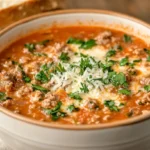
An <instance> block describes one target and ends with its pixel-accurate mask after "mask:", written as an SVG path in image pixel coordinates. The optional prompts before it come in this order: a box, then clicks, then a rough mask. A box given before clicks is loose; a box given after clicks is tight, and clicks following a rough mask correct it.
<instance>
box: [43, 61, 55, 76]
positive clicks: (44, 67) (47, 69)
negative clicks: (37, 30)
mask: <svg viewBox="0 0 150 150" xmlns="http://www.w3.org/2000/svg"><path fill="white" fill-rule="evenodd" d="M52 66H53V62H52V63H49V64H44V65H42V66H41V70H43V71H44V72H46V73H48V72H49V70H50V68H51V67H52Z"/></svg>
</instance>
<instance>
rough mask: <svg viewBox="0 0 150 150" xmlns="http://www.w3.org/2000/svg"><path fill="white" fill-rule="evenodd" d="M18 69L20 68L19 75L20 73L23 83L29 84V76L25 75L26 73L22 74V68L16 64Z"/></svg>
mask: <svg viewBox="0 0 150 150" xmlns="http://www.w3.org/2000/svg"><path fill="white" fill-rule="evenodd" d="M17 65H18V67H19V68H20V70H21V73H22V80H23V81H24V82H25V83H30V82H31V79H30V77H29V76H27V75H26V73H25V72H24V70H23V67H22V66H21V65H20V64H17Z"/></svg>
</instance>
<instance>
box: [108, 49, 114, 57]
mask: <svg viewBox="0 0 150 150" xmlns="http://www.w3.org/2000/svg"><path fill="white" fill-rule="evenodd" d="M114 55H116V51H115V50H114V49H112V50H109V51H108V52H107V53H106V57H111V56H114Z"/></svg>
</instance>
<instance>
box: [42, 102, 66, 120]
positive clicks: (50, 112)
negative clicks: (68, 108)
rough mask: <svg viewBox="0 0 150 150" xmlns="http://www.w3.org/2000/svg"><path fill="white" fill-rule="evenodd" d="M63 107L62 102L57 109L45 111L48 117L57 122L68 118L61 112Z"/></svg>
mask: <svg viewBox="0 0 150 150" xmlns="http://www.w3.org/2000/svg"><path fill="white" fill-rule="evenodd" d="M61 106H62V102H61V101H59V102H58V103H57V105H56V106H55V108H53V109H44V112H45V113H46V114H47V115H51V117H52V120H54V121H56V120H58V119H59V118H60V117H65V116H66V113H64V112H61V111H60V108H61Z"/></svg>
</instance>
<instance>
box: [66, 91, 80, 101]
mask: <svg viewBox="0 0 150 150" xmlns="http://www.w3.org/2000/svg"><path fill="white" fill-rule="evenodd" d="M68 96H69V97H71V98H73V99H76V100H82V98H81V96H80V95H79V93H78V92H75V93H69V94H68Z"/></svg>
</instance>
